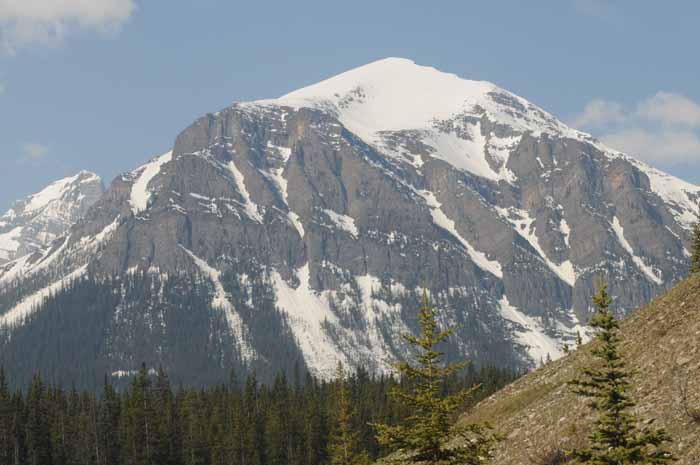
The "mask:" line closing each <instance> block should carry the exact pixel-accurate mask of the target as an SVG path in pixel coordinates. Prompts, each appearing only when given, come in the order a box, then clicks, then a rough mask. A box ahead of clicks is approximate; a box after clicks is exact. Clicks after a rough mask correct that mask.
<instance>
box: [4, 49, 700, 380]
mask: <svg viewBox="0 0 700 465" xmlns="http://www.w3.org/2000/svg"><path fill="white" fill-rule="evenodd" d="M699 199H700V188H698V187H697V186H693V185H690V184H687V183H684V182H683V181H680V180H678V179H675V178H672V177H670V176H668V175H665V174H663V173H661V172H658V171H656V170H654V169H652V168H650V167H648V166H646V165H644V164H642V163H640V162H638V161H636V160H635V159H633V158H631V157H628V156H626V155H624V154H622V153H619V152H616V151H614V150H612V149H609V148H607V147H605V146H603V145H602V144H601V143H599V142H598V141H596V140H595V139H593V138H591V137H590V136H588V135H586V134H583V133H580V132H578V131H575V130H573V129H570V128H568V127H566V126H565V125H563V124H562V123H561V122H559V121H557V120H556V119H555V118H554V117H553V116H551V115H549V114H548V113H546V112H544V111H543V110H541V109H539V108H538V107H536V106H534V105H532V104H531V103H529V102H527V101H525V100H524V99H522V98H520V97H517V96H515V95H513V94H510V93H508V92H507V91H504V90H502V89H499V88H498V87H496V86H495V85H493V84H490V83H486V82H479V81H468V80H463V79H461V78H458V77H457V76H454V75H451V74H446V73H442V72H439V71H437V70H435V69H433V68H428V67H422V66H418V65H416V64H414V63H412V62H410V61H408V60H403V59H386V60H381V61H379V62H375V63H372V64H369V65H366V66H364V67H361V68H358V69H355V70H351V71H348V72H347V73H344V74H341V75H339V76H336V77H334V78H331V79H329V80H326V81H323V82H321V83H319V84H316V85H313V86H310V87H307V88H304V89H301V90H298V91H296V92H293V93H291V94H289V95H287V96H284V97H282V98H280V99H277V100H269V101H259V102H251V103H241V104H234V105H232V106H231V107H228V108H226V109H224V110H222V111H220V112H218V113H215V114H209V115H206V116H205V117H203V118H200V119H198V120H197V121H195V122H194V123H193V124H192V125H191V126H190V127H189V128H187V129H185V130H184V131H183V132H182V133H181V134H180V135H179V136H178V137H177V139H176V141H175V144H174V146H173V149H172V151H171V152H168V153H167V154H164V155H162V156H159V157H156V158H154V159H153V160H151V161H150V162H148V163H147V164H145V165H143V166H141V167H139V168H137V169H136V170H134V171H132V172H130V173H127V174H125V175H122V176H120V177H118V178H117V179H115V180H114V181H113V183H112V185H111V186H110V187H109V189H108V190H107V191H106V193H105V194H104V195H103V196H102V197H101V199H100V200H99V201H98V202H97V203H96V204H95V205H94V206H93V207H92V208H91V209H90V211H89V212H88V214H87V216H86V219H85V220H84V221H82V222H80V223H78V224H76V225H75V226H74V227H73V228H72V229H71V230H70V232H69V233H68V234H67V235H66V236H65V237H64V238H62V239H60V240H58V241H57V242H55V243H54V244H53V247H52V249H51V250H50V251H49V252H47V253H46V254H43V255H42V256H39V255H35V256H32V257H29V258H25V259H21V260H17V261H15V262H12V263H11V264H9V265H7V266H6V267H5V271H4V273H3V274H2V275H0V285H3V286H5V291H3V292H2V293H0V324H4V325H6V326H7V325H14V326H15V329H14V331H18V330H19V329H16V326H17V325H19V326H20V327H21V328H22V330H24V331H27V332H31V327H32V325H34V324H35V323H34V322H33V320H37V319H41V314H42V312H45V308H44V307H46V306H47V305H48V304H51V305H54V304H55V302H54V300H56V299H55V297H54V295H55V294H59V295H63V294H66V293H70V292H77V291H75V290H74V288H75V287H76V286H85V285H87V284H85V283H88V282H89V283H100V285H104V283H105V282H107V281H106V280H107V277H109V279H121V278H118V277H122V278H123V279H124V280H128V281H129V282H130V283H132V284H133V282H137V283H141V284H138V285H143V280H145V279H148V280H149V282H150V281H152V282H157V283H158V286H161V285H164V284H163V283H166V284H167V283H171V287H174V288H178V289H180V288H181V287H183V286H184V287H185V288H187V286H192V287H191V288H188V289H189V291H190V294H192V295H194V294H197V295H199V296H200V297H201V299H202V302H204V304H203V305H204V306H205V307H207V309H206V310H202V312H203V313H202V315H203V316H202V318H208V319H220V320H221V322H222V323H221V324H217V325H215V326H216V328H217V330H216V331H215V332H212V333H209V334H208V336H207V337H206V338H204V340H200V339H197V340H190V343H192V344H196V345H197V346H198V347H205V346H206V344H208V343H211V342H212V341H218V342H216V344H214V345H213V346H212V347H209V349H211V351H210V352H207V350H204V349H202V351H201V354H202V355H201V357H204V358H205V359H206V360H207V363H209V362H211V360H214V362H213V363H214V365H215V366H218V367H221V369H226V368H228V367H234V366H235V367H241V368H243V367H251V366H252V367H256V369H257V370H265V369H267V370H270V372H272V371H274V370H277V369H289V365H290V364H294V363H296V364H297V365H299V366H306V367H308V368H310V369H311V370H312V371H313V372H315V373H317V374H320V375H324V376H325V375H330V374H332V372H333V370H334V369H335V366H336V365H337V362H338V361H342V362H343V363H345V364H347V365H350V366H358V365H364V366H367V367H368V368H370V369H371V370H374V371H388V370H390V369H391V368H390V367H391V364H392V363H393V362H395V361H396V360H397V357H403V356H405V355H406V350H408V349H407V348H406V347H405V346H404V345H403V343H402V342H401V340H400V338H399V334H400V333H402V332H407V331H412V330H413V329H415V327H416V323H417V322H416V315H417V309H418V306H419V302H420V295H421V294H422V292H423V289H427V290H428V291H429V292H430V294H431V297H432V299H433V301H434V303H435V304H436V306H438V307H439V308H440V312H441V316H440V318H441V320H442V323H444V324H445V325H448V324H450V325H457V332H456V337H455V338H454V339H453V343H452V344H451V345H450V347H447V348H446V351H447V353H448V355H449V357H451V358H463V357H469V358H471V359H475V360H476V361H478V362H481V363H496V364H500V365H509V366H520V367H522V366H527V365H533V364H536V363H538V362H539V361H540V360H542V359H545V358H547V357H548V356H549V357H552V358H556V357H558V356H560V355H561V350H562V345H563V344H564V343H565V342H567V341H568V342H570V341H571V340H572V339H573V338H574V337H575V335H576V332H577V331H581V332H583V333H585V327H584V325H585V322H586V321H587V319H588V317H589V312H590V309H589V305H588V302H589V301H590V297H591V294H592V291H593V283H594V281H595V279H596V278H597V277H598V276H601V275H602V276H604V277H606V278H607V279H608V281H610V282H611V283H612V284H613V285H612V288H611V292H612V293H613V294H614V295H615V296H616V298H617V300H616V302H617V304H618V308H619V309H620V311H621V312H626V311H628V310H631V309H633V308H635V307H636V306H639V305H641V304H643V303H645V302H647V301H648V300H649V299H651V298H652V297H653V296H655V295H656V294H658V293H659V292H661V291H662V290H664V289H665V288H666V287H668V286H670V285H672V284H673V283H675V282H677V281H678V280H679V279H681V278H682V277H683V276H684V275H685V274H686V269H687V266H688V251H687V249H688V248H689V229H690V226H691V224H692V222H693V221H694V218H695V215H696V213H697V208H698V207H697V204H698V200H699ZM115 277H117V278H115ZM189 281H192V282H193V283H194V284H191V283H190V284H187V283H188V282H189ZM154 285H155V284H152V286H154ZM164 287H165V288H166V289H169V288H168V286H167V285H164ZM118 288H119V289H117V290H120V289H121V290H120V292H117V294H119V295H120V296H121V297H120V299H118V300H119V302H118V304H114V305H115V306H116V309H115V308H107V309H104V311H103V312H102V313H103V314H104V315H103V317H102V318H103V320H100V325H101V327H103V328H104V334H103V335H102V336H100V337H102V339H99V340H100V341H102V342H101V343H99V344H98V346H99V351H101V352H100V354H101V355H100V363H101V365H100V367H101V369H103V370H105V371H108V372H115V373H122V372H128V371H129V370H133V369H134V368H135V367H136V366H137V364H139V363H140V361H141V360H139V358H142V359H146V361H147V362H148V363H152V364H157V363H164V364H165V365H167V366H168V367H169V368H170V369H171V371H172V370H174V371H175V372H178V370H179V371H180V372H187V371H188V370H189V369H188V368H187V367H185V366H179V365H177V362H173V361H171V360H170V358H169V357H168V355H167V353H168V352H169V351H172V350H174V348H175V347H177V346H178V344H182V343H183V341H182V340H178V339H177V338H175V337H174V336H172V335H171V334H169V328H170V327H169V326H168V325H169V324H170V325H174V327H179V325H180V324H181V322H182V320H177V321H171V322H170V323H169V324H168V323H166V321H165V320H166V319H167V318H165V317H163V316H162V315H161V314H160V313H159V312H161V310H160V309H161V308H165V307H167V306H169V305H173V304H174V303H175V302H174V300H173V299H180V298H181V294H177V293H174V294H173V295H171V294H170V293H169V292H160V293H155V295H156V297H154V293H153V292H148V293H146V292H144V293H140V294H138V295H136V294H131V295H130V296H129V297H126V296H127V294H128V293H126V292H125V291H124V290H123V288H124V284H123V283H122V284H121V285H119V286H118ZM71 289H73V290H71ZM115 292H116V291H115ZM49 296H51V297H49ZM87 298H88V299H89V297H87ZM149 299H150V300H149ZM153 299H155V301H154V300H153ZM47 300H50V302H48V304H47ZM95 305H97V306H98V307H99V308H101V309H102V308H103V306H100V305H101V304H95ZM55 306H57V307H56V308H57V309H58V310H56V311H57V312H58V311H59V310H60V308H62V307H61V306H60V305H58V304H55ZM120 306H126V307H129V308H140V309H142V310H139V311H134V312H132V313H131V315H132V316H131V317H128V318H127V317H125V316H124V313H123V312H120V311H119V308H120ZM261 309H264V310H261ZM161 313H162V312H161ZM30 315H31V317H30V318H29V320H28V321H24V319H25V318H26V317H27V316H30ZM144 315H150V316H147V317H146V316H144ZM159 315H160V316H159ZM76 318H78V316H77V315H76ZM125 318H127V320H128V324H126V323H125V320H124V319H125ZM143 319H145V320H148V322H144V321H141V320H143ZM154 321H157V323H158V324H154ZM178 322H180V323H178ZM126 327H129V328H131V331H136V329H134V328H139V330H138V331H137V332H138V334H140V335H141V336H139V338H142V339H143V341H145V342H144V344H145V346H144V347H147V349H143V350H142V351H141V352H138V353H137V352H136V351H135V349H134V347H133V345H134V341H133V340H131V341H130V342H129V343H127V342H125V341H126V339H124V331H126V329H125V328H126ZM46 328H47V329H46V331H50V329H49V328H50V324H47V326H46ZM183 331H184V332H183V334H186V333H187V331H186V330H183ZM271 331H273V332H271ZM205 333H206V332H204V331H203V332H202V334H205ZM105 334H106V335H108V336H105ZM65 336H66V337H70V336H69V335H65ZM276 336H279V337H276ZM202 337H204V336H202ZM96 338H97V336H96ZM127 339H128V338H127ZM137 339H138V338H137ZM271 339H275V342H276V345H275V346H274V347H276V348H274V349H273V345H271V343H270V341H271ZM97 340H98V339H96V341H97ZM139 340H141V339H139ZM224 341H225V342H224ZM7 344H9V345H12V344H14V342H12V340H11V338H10V340H9V341H8V342H7ZM212 344H213V343H212ZM214 346H216V347H218V348H214ZM219 346H221V347H219ZM224 346H225V348H224ZM8 347H9V346H8ZM280 351H281V352H284V353H285V354H289V353H293V354H296V355H294V356H286V355H285V357H284V358H280V357H281V353H280ZM224 352H226V353H228V352H230V354H229V355H227V356H222V355H221V354H222V353H224ZM281 360H284V361H281Z"/></svg>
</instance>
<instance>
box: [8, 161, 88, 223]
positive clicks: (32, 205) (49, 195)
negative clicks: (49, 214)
mask: <svg viewBox="0 0 700 465" xmlns="http://www.w3.org/2000/svg"><path fill="white" fill-rule="evenodd" d="M76 181H79V182H80V184H87V183H91V182H101V180H100V177H99V176H97V175H96V174H94V173H90V172H88V171H81V172H80V173H78V174H76V175H75V176H71V177H69V178H64V179H60V180H58V181H55V182H53V183H51V184H49V185H48V186H47V187H46V188H44V189H43V190H42V191H40V192H38V193H36V194H34V195H31V196H29V198H28V203H27V204H26V206H25V207H24V209H23V211H22V213H23V214H30V213H35V212H37V211H39V210H41V209H43V208H46V207H47V206H49V205H50V204H51V203H53V202H56V201H57V200H59V199H61V198H63V197H64V196H65V195H66V194H67V193H68V192H69V191H70V190H71V189H73V188H74V185H75V183H76Z"/></svg>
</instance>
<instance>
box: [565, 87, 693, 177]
mask: <svg viewBox="0 0 700 465" xmlns="http://www.w3.org/2000/svg"><path fill="white" fill-rule="evenodd" d="M571 125H572V126H574V127H577V128H582V129H586V130H590V131H592V132H594V133H595V134H596V135H597V136H598V137H599V138H600V139H601V140H603V142H605V143H606V144H607V145H609V146H610V147H613V148H615V149H618V150H621V151H623V152H625V153H628V154H629V155H632V156H635V157H637V158H640V159H642V160H645V161H648V162H650V163H657V164H661V165H666V166H674V165H693V166H695V165H697V166H698V167H700V102H695V101H693V100H691V99H689V98H688V97H685V96H683V95H680V94H675V93H672V92H658V93H657V94H655V95H653V96H651V97H648V98H646V99H644V100H642V101H641V102H639V103H638V104H636V105H634V106H632V107H627V108H626V107H625V106H624V105H622V104H621V103H619V102H615V101H611V100H603V99H595V100H593V101H591V102H590V103H588V104H587V105H586V106H585V107H584V110H583V111H582V112H581V114H580V115H578V116H576V117H575V118H574V119H573V120H572V121H571Z"/></svg>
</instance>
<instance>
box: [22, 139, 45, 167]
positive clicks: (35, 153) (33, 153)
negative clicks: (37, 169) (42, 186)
mask: <svg viewBox="0 0 700 465" xmlns="http://www.w3.org/2000/svg"><path fill="white" fill-rule="evenodd" d="M21 149H22V156H21V160H22V161H24V162H28V163H32V164H39V163H40V162H42V161H44V160H45V159H46V157H47V155H48V154H49V148H48V146H46V145H43V144H38V143H36V142H28V143H26V144H23V145H22V148H21Z"/></svg>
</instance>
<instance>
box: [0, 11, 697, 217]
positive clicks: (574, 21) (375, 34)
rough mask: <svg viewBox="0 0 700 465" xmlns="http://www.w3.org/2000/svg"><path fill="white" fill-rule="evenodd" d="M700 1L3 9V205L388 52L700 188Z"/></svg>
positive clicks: (110, 170) (130, 159)
mask: <svg viewBox="0 0 700 465" xmlns="http://www.w3.org/2000/svg"><path fill="white" fill-rule="evenodd" d="M698 18H700V2H697V1H680V0H678V1H673V2H653V1H639V0H637V1H632V0H630V1H623V0H619V1H612V0H610V1H606V0H561V1H559V0H557V1H554V0H552V1H544V0H543V1H528V2H525V1H491V2H484V1H480V2H472V1H434V2H426V1H409V0H403V1H393V0H383V1H378V0H374V1H364V0H354V1H352V2H350V1H347V2H337V1H328V0H325V1H302V0H299V1H294V2H287V1H277V2H269V1H262V0H259V1H256V2H236V1H223V0H222V1H214V0H197V1H196V2H193V1H182V0H51V1H47V0H3V1H2V2H0V127H1V128H2V133H1V134H2V137H0V161H1V162H2V164H1V165H0V166H2V169H3V172H2V175H1V176H2V177H1V178H0V179H1V180H2V181H1V182H0V210H4V209H6V208H7V207H9V205H10V203H11V201H12V200H13V199H15V198H18V197H21V196H24V195H26V194H29V193H31V192H34V191H36V190H37V189H39V188H41V187H43V186H44V185H45V184H46V183H48V182H49V181H51V180H54V179H57V178H60V177H63V176H67V175H70V174H73V173H74V172H77V171H78V170H80V169H89V170H93V171H95V172H97V173H98V174H100V175H101V176H103V177H104V178H105V180H106V181H109V180H111V179H112V178H113V177H114V176H115V175H117V174H118V173H119V172H122V171H126V170H129V169H132V168H134V167H136V166H138V165H139V164H141V163H143V162H144V161H145V160H147V159H148V158H150V157H152V156H153V155H155V154H159V153H162V152H165V151H167V150H168V149H169V148H170V146H171V145H172V142H173V141H174V139H175V136H176V135H177V133H178V132H179V131H180V130H182V129H183V128H184V127H186V126H187V125H188V124H189V123H191V122H192V121H193V120H194V119H195V118H197V117H198V116H200V115H202V114H204V113H206V112H210V111H216V110H218V109H221V108H223V107H225V106H227V105H228V104H230V103H231V102H234V101H238V100H251V99H258V98H267V97H276V96H279V95H281V94H284V93H286V92H288V91H290V90H293V89H296V88H298V87H301V86H304V85H307V84H311V83H313V82H316V81H319V80H321V79H322V78H325V77H329V76H331V75H334V74H337V73H339V72H342V71H344V70H346V69H349V68H353V67H355V66H359V65H362V64H365V63H367V62H370V61H373V60H375V59H378V58H382V57H387V56H400V57H406V58H411V59H413V60H415V61H416V62H418V63H420V64H425V65H431V66H435V67H437V68H439V69H442V70H445V71H450V72H454V73H456V74H459V75H461V76H464V77H466V78H470V79H483V80H488V81H492V82H495V83H497V84H499V85H500V86H502V87H504V88H506V89H508V90H510V91H512V92H515V93H516V94H519V95H521V96H523V97H525V98H527V99H528V100H530V101H532V102H534V103H536V104H538V105H540V106H541V107H543V108H545V109H546V110H548V111H550V112H552V113H554V114H555V115H557V116H559V117H560V118H561V119H563V120H564V121H566V122H569V123H572V124H574V125H575V126H577V127H579V128H581V129H585V130H588V131H590V132H592V133H593V134H595V135H596V136H599V137H601V138H603V139H604V140H606V141H608V142H609V143H611V144H613V145H614V146H616V148H621V149H627V150H629V151H631V152H634V154H635V155H637V156H639V157H640V158H642V159H645V160H646V161H648V162H649V163H651V164H653V165H655V166H657V167H660V168H662V169H664V170H666V171H669V172H671V173H673V174H676V175H678V176H680V177H682V178H684V179H686V180H689V181H692V182H696V183H700V60H698V59H697V53H698V52H697V47H698V44H699V43H700V28H699V27H698V23H697V20H698Z"/></svg>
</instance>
